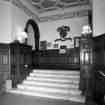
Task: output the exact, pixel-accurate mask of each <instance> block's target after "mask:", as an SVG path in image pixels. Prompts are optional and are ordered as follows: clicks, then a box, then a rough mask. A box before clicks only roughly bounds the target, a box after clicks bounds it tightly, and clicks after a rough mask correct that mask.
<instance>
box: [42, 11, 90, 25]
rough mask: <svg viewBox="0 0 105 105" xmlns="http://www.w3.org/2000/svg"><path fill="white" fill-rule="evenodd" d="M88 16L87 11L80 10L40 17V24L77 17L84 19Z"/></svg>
mask: <svg viewBox="0 0 105 105" xmlns="http://www.w3.org/2000/svg"><path fill="white" fill-rule="evenodd" d="M84 16H88V10H80V11H74V12H68V13H63V14H55V15H51V16H44V17H40V22H41V23H43V22H48V21H56V20H63V19H70V18H77V17H84Z"/></svg>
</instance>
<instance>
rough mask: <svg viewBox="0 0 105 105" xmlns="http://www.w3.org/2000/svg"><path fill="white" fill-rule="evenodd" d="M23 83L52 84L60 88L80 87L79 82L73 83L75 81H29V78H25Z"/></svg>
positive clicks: (34, 84)
mask: <svg viewBox="0 0 105 105" xmlns="http://www.w3.org/2000/svg"><path fill="white" fill-rule="evenodd" d="M23 84H26V85H33V86H36V85H37V86H49V87H50V86H51V87H59V88H75V89H78V88H79V85H78V84H73V83H71V84H70V83H54V82H46V81H29V80H24V81H23Z"/></svg>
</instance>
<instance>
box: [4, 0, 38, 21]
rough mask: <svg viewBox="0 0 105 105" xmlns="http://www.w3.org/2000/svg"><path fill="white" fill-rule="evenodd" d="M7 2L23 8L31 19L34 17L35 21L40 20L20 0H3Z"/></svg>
mask: <svg viewBox="0 0 105 105" xmlns="http://www.w3.org/2000/svg"><path fill="white" fill-rule="evenodd" d="M4 1H7V2H11V3H12V4H14V5H16V6H17V7H18V8H20V9H21V10H23V11H24V12H25V13H26V14H28V15H29V16H31V17H32V18H33V19H35V20H36V21H37V22H39V21H40V19H39V18H38V17H37V16H36V15H35V13H33V12H32V11H31V10H30V9H28V8H27V7H26V6H25V5H24V4H23V3H22V2H21V1H20V0H4Z"/></svg>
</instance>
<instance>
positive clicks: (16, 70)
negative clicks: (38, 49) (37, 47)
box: [10, 43, 32, 87]
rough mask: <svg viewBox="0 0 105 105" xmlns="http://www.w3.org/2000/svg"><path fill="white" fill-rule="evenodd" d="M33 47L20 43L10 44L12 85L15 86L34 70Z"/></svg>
mask: <svg viewBox="0 0 105 105" xmlns="http://www.w3.org/2000/svg"><path fill="white" fill-rule="evenodd" d="M31 57H32V47H31V46H28V45H24V44H20V43H11V44H10V58H11V59H10V61H11V64H10V68H11V80H12V85H13V87H15V86H16V85H17V84H18V83H20V82H21V81H22V80H23V79H24V78H25V77H26V75H27V74H28V73H29V72H31V70H32V62H31Z"/></svg>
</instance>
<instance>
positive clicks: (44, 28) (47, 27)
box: [39, 16, 88, 49]
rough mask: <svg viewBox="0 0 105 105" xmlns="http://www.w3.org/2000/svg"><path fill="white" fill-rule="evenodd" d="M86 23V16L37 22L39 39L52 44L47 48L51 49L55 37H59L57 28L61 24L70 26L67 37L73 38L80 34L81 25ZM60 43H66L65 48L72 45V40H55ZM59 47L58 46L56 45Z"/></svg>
mask: <svg viewBox="0 0 105 105" xmlns="http://www.w3.org/2000/svg"><path fill="white" fill-rule="evenodd" d="M87 24H88V17H87V16H85V17H77V18H71V19H64V20H59V21H50V22H44V23H40V24H39V29H40V35H41V37H40V41H44V40H45V41H47V42H50V43H51V44H52V46H51V47H49V48H48V49H53V44H55V39H58V38H60V36H59V33H58V32H57V28H58V27H61V26H62V25H66V26H69V27H70V31H69V33H68V37H71V38H74V37H77V36H80V35H81V31H82V27H83V26H84V25H87ZM57 43H58V44H59V46H60V45H67V48H73V47H74V40H72V41H66V42H57ZM58 48H59V47H58Z"/></svg>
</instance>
